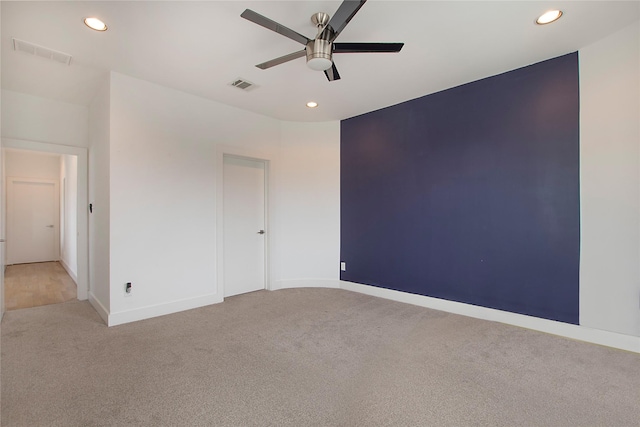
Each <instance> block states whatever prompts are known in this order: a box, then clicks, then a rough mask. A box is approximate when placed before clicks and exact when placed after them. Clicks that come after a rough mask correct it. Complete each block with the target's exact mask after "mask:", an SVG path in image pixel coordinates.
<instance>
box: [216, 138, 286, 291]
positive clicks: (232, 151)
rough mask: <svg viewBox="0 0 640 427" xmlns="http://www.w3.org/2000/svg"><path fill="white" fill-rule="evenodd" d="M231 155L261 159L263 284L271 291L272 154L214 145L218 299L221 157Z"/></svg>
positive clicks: (221, 280)
mask: <svg viewBox="0 0 640 427" xmlns="http://www.w3.org/2000/svg"><path fill="white" fill-rule="evenodd" d="M225 157H235V158H240V159H246V160H252V161H256V162H262V163H263V164H264V224H265V231H266V234H265V241H264V286H265V289H266V290H271V289H272V287H271V283H272V280H271V273H272V269H271V266H270V260H271V256H270V254H271V250H272V249H273V244H274V238H273V235H274V233H273V229H274V227H273V222H272V221H271V215H269V213H270V210H271V203H270V197H269V196H270V193H271V192H272V191H273V183H272V179H271V169H272V167H273V162H274V160H273V157H274V156H272V155H271V154H270V153H269V152H267V151H260V150H253V149H248V148H243V147H232V146H228V145H223V144H219V145H217V146H216V186H215V188H216V192H215V200H216V259H215V269H216V286H215V288H216V293H217V294H218V295H219V296H220V298H222V299H224V197H223V189H224V158H225Z"/></svg>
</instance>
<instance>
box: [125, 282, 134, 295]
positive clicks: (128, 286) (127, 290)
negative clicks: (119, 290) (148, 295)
mask: <svg viewBox="0 0 640 427" xmlns="http://www.w3.org/2000/svg"><path fill="white" fill-rule="evenodd" d="M132 292H133V285H132V284H131V282H127V283H125V285H124V296H125V297H130V296H131V293H132Z"/></svg>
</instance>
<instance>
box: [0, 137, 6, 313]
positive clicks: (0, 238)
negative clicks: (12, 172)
mask: <svg viewBox="0 0 640 427" xmlns="http://www.w3.org/2000/svg"><path fill="white" fill-rule="evenodd" d="M3 157H4V149H3V148H2V140H1V139H0V321H2V317H3V316H4V257H5V245H6V243H5V239H6V234H5V230H6V228H7V227H6V220H7V212H6V209H5V203H6V199H5V197H4V196H5V194H4V158H3Z"/></svg>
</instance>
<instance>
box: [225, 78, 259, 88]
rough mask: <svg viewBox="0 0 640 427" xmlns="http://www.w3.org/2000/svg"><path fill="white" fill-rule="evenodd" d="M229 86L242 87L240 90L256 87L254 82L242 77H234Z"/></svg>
mask: <svg viewBox="0 0 640 427" xmlns="http://www.w3.org/2000/svg"><path fill="white" fill-rule="evenodd" d="M231 86H233V87H237V88H238V89H242V90H250V89H255V88H256V87H257V86H256V85H255V84H253V83H251V82H249V81H247V80H244V79H236V80H234V81H232V82H231Z"/></svg>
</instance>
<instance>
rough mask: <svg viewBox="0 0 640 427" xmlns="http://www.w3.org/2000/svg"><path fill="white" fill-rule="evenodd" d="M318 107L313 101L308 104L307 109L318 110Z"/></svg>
mask: <svg viewBox="0 0 640 427" xmlns="http://www.w3.org/2000/svg"><path fill="white" fill-rule="evenodd" d="M317 106H318V103H317V102H313V101H310V102H307V107H309V108H316V107H317Z"/></svg>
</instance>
